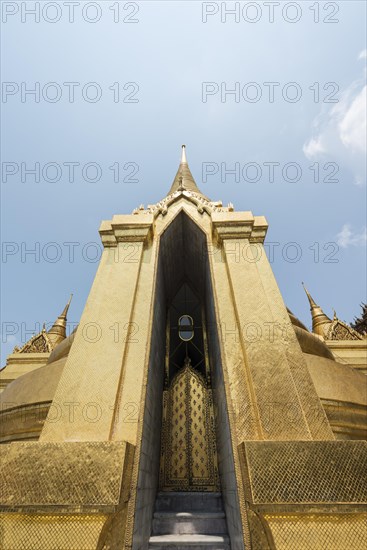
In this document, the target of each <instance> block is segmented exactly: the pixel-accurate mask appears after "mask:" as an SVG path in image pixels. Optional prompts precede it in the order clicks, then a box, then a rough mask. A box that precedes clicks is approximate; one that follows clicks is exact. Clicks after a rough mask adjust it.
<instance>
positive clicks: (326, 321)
mask: <svg viewBox="0 0 367 550" xmlns="http://www.w3.org/2000/svg"><path fill="white" fill-rule="evenodd" d="M302 286H303V288H304V290H305V292H306V295H307V298H308V301H309V302H310V310H311V316H312V332H314V333H315V334H318V335H319V336H325V330H324V329H325V328H326V326H325V325H331V323H332V321H331V319H330V318H329V317H328V316H327V315H326V314H325V313H324V312H323V310H322V309H321V307H320V306H318V305H317V304H316V302H315V300H314V299H313V298H312V296H311V294H310V293H309V292H308V290H307V288H306V287H305V285H304V283H302Z"/></svg>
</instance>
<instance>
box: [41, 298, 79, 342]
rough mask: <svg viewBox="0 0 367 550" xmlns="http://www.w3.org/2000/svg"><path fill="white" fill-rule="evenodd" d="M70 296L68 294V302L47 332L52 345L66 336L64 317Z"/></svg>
mask: <svg viewBox="0 0 367 550" xmlns="http://www.w3.org/2000/svg"><path fill="white" fill-rule="evenodd" d="M72 297H73V295H72V294H70V298H69V301H68V303H67V304H66V306H65V307H64V309H63V311H62V313H61V314H60V315H59V316H58V318H57V319H56V321H55V322H54V324H53V325H52V327H51V328H50V330H49V331H48V333H47V334H48V336H49V337H50V339H51V341H52V344H53V346H54V347H55V345H57V344H59V343H60V342H61V341H62V340H64V339H65V338H66V317H67V313H68V310H69V306H70V302H71V299H72Z"/></svg>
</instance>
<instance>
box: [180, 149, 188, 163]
mask: <svg viewBox="0 0 367 550" xmlns="http://www.w3.org/2000/svg"><path fill="white" fill-rule="evenodd" d="M181 164H187V158H186V145H182V153H181Z"/></svg>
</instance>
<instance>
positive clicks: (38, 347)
mask: <svg viewBox="0 0 367 550" xmlns="http://www.w3.org/2000/svg"><path fill="white" fill-rule="evenodd" d="M72 296H73V295H72V294H71V296H70V299H69V301H68V303H67V304H66V306H65V307H64V309H63V311H62V313H61V314H60V315H59V316H58V318H57V319H56V321H55V322H54V324H53V325H52V327H51V328H50V330H49V331H46V328H45V325H43V328H42V330H41V331H40V332H39V333H38V334H34V335H33V336H32V338H30V339H29V340H28V341H27V342H26V343H25V344H24V345H23V346H22V347H21V348H19V347H18V346H15V348H14V350H13V353H50V352H51V351H52V350H53V349H55V347H56V346H57V345H58V344H59V343H60V342H62V341H63V340H64V339H65V338H66V323H67V313H68V310H69V306H70V302H71V298H72Z"/></svg>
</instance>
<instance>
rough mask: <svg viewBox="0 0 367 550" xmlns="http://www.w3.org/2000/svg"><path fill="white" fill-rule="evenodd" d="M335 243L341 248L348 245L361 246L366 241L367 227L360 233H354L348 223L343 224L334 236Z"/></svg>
mask: <svg viewBox="0 0 367 550" xmlns="http://www.w3.org/2000/svg"><path fill="white" fill-rule="evenodd" d="M336 239H337V243H338V245H339V246H341V247H342V248H347V247H348V246H363V245H364V244H365V243H366V242H367V229H366V227H365V228H364V229H363V230H362V231H361V232H360V233H354V232H353V231H352V229H351V226H350V224H348V223H346V224H344V225H343V227H342V230H341V231H340V233H338V234H337V236H336Z"/></svg>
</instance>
